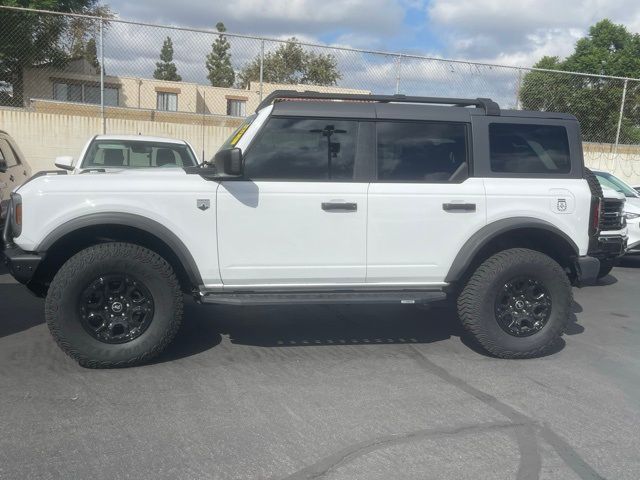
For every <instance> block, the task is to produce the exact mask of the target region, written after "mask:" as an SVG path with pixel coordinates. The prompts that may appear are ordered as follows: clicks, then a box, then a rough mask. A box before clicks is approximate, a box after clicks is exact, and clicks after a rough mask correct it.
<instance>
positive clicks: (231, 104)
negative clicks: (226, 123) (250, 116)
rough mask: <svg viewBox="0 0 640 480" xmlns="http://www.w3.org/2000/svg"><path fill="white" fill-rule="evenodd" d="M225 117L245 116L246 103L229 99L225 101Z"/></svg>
mask: <svg viewBox="0 0 640 480" xmlns="http://www.w3.org/2000/svg"><path fill="white" fill-rule="evenodd" d="M227 115H231V116H232V117H246V116H247V101H246V100H238V99H233V98H229V99H227Z"/></svg>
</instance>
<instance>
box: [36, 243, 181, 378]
mask: <svg viewBox="0 0 640 480" xmlns="http://www.w3.org/2000/svg"><path fill="white" fill-rule="evenodd" d="M45 316H46V320H47V325H48V326H49V329H50V331H51V333H52V335H53V337H54V338H55V339H56V341H57V342H58V345H59V346H60V348H62V350H63V351H64V352H65V353H67V354H68V355H70V356H71V357H72V358H74V359H75V360H77V361H78V362H79V363H80V364H81V365H83V366H85V367H93V368H105V367H123V366H132V365H137V364H140V363H143V362H145V361H148V360H149V359H151V358H153V357H154V356H156V355H157V354H158V353H160V352H161V351H162V350H163V349H164V348H165V347H166V346H167V345H168V344H169V343H170V342H171V340H172V339H173V337H174V336H175V334H176V332H177V330H178V328H179V326H180V322H181V320H182V292H181V291H180V288H179V285H178V281H177V279H176V277H175V274H174V272H173V270H172V269H171V266H170V265H169V264H168V263H167V262H166V261H165V260H164V259H163V258H162V257H160V256H159V255H158V254H156V253H155V252H152V251H151V250H148V249H146V248H143V247H140V246H138V245H132V244H128V243H105V244H100V245H95V246H92V247H89V248H87V249H85V250H82V251H81V252H79V253H78V254H76V255H74V256H73V257H71V259H69V260H68V261H67V262H66V263H65V264H64V265H63V266H62V268H61V269H60V270H59V271H58V273H57V274H56V276H55V277H54V279H53V281H52V282H51V286H50V287H49V292H48V295H47V299H46V302H45Z"/></svg>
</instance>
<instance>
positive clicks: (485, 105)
mask: <svg viewBox="0 0 640 480" xmlns="http://www.w3.org/2000/svg"><path fill="white" fill-rule="evenodd" d="M286 98H295V99H311V100H352V101H359V102H381V103H389V102H399V103H429V104H435V105H451V106H454V107H472V106H473V107H478V108H482V109H484V112H485V114H486V115H500V106H499V105H498V104H497V103H496V102H494V101H493V100H491V99H490V98H446V97H412V96H407V95H370V94H366V93H324V92H314V91H309V90H307V91H305V92H296V91H295V90H274V91H273V92H271V93H270V94H269V95H267V96H266V97H265V98H264V100H262V102H260V105H258V108H256V112H257V111H258V110H261V109H263V108H264V107H266V106H268V105H270V104H271V103H274V102H275V101H276V100H279V99H286Z"/></svg>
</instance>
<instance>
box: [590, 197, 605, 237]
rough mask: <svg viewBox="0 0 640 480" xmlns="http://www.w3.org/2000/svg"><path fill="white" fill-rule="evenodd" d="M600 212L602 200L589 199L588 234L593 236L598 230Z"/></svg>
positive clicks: (597, 198)
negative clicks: (589, 218) (589, 221)
mask: <svg viewBox="0 0 640 480" xmlns="http://www.w3.org/2000/svg"><path fill="white" fill-rule="evenodd" d="M601 211H602V199H601V198H599V197H591V228H589V233H590V234H591V235H592V236H593V235H596V234H597V233H598V232H599V230H600V212H601Z"/></svg>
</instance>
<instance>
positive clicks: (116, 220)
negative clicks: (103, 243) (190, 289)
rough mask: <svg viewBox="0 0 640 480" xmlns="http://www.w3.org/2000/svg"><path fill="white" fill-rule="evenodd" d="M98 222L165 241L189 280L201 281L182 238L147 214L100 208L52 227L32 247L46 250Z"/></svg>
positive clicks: (98, 224)
mask: <svg viewBox="0 0 640 480" xmlns="http://www.w3.org/2000/svg"><path fill="white" fill-rule="evenodd" d="M100 225H104V226H108V225H118V226H124V227H133V228H137V229H139V230H143V231H145V232H147V233H149V234H151V235H153V236H155V237H156V238H158V239H159V240H160V241H162V242H164V243H165V244H166V245H167V246H168V247H169V248H170V249H171V251H173V253H174V254H175V255H176V257H177V258H178V261H179V262H180V263H181V265H182V267H183V268H184V270H185V272H186V274H187V277H188V278H189V282H191V284H192V285H193V286H194V287H199V286H201V285H203V282H202V277H201V275H200V270H199V269H198V265H197V264H196V262H195V260H194V259H193V256H192V255H191V252H190V251H189V249H188V248H187V247H186V245H185V244H184V243H183V242H182V240H180V238H178V236H177V235H176V234H175V233H173V232H172V231H171V230H169V229H168V228H167V227H165V226H164V225H162V224H161V223H159V222H156V221H155V220H151V219H150V218H147V217H143V216H142V215H135V214H132V213H122V212H99V213H91V214H88V215H83V216H81V217H77V218H74V219H73V220H70V221H68V222H65V223H64V224H62V225H60V226H59V227H57V228H55V229H54V230H53V231H52V232H50V233H49V234H48V235H47V236H46V237H45V238H44V239H43V240H42V242H40V244H39V245H38V246H37V247H36V249H35V250H36V251H37V252H38V253H41V254H46V252H47V250H48V249H49V248H51V246H52V245H54V244H55V243H56V242H57V241H58V240H60V239H62V238H64V237H66V236H67V235H69V234H71V233H73V232H75V231H77V230H80V229H82V228H86V227H93V226H100Z"/></svg>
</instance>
